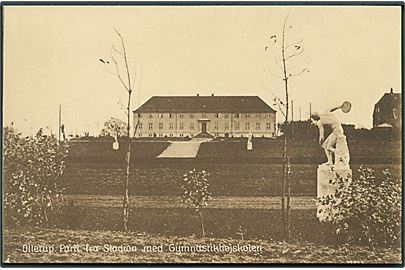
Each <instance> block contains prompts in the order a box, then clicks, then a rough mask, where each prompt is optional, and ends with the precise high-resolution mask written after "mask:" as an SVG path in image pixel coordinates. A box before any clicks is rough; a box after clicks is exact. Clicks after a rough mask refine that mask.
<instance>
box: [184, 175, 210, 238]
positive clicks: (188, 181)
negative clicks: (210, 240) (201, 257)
mask: <svg viewBox="0 0 405 270" xmlns="http://www.w3.org/2000/svg"><path fill="white" fill-rule="evenodd" d="M208 176H209V174H208V173H207V172H206V171H204V170H201V171H196V170H195V169H193V170H192V171H189V172H187V173H185V174H184V175H183V183H182V185H181V189H182V191H183V193H182V198H183V202H185V203H190V204H192V205H193V206H194V208H195V211H196V212H197V213H198V214H199V215H200V220H201V231H202V236H203V237H205V229H204V207H206V206H207V205H208V201H209V199H211V193H210V192H209V191H208V188H209V182H208Z"/></svg>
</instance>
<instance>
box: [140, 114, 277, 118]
mask: <svg viewBox="0 0 405 270" xmlns="http://www.w3.org/2000/svg"><path fill="white" fill-rule="evenodd" d="M165 115H166V117H168V118H174V116H175V114H174V113H158V114H157V117H158V118H165ZM200 115H201V117H202V118H206V117H207V113H201V114H200ZM231 115H232V116H233V117H235V118H242V117H245V118H250V117H251V116H253V115H255V116H256V118H266V117H271V113H263V114H262V113H256V114H250V113H243V114H242V113H234V114H229V113H215V118H229V117H230V116H231ZM143 116H145V115H144V114H138V117H139V118H141V117H143ZM187 116H188V117H189V118H194V116H195V114H193V113H191V114H183V113H180V114H178V118H186V117H187ZM148 118H153V114H152V113H150V114H149V115H148Z"/></svg>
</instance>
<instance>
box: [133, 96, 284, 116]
mask: <svg viewBox="0 0 405 270" xmlns="http://www.w3.org/2000/svg"><path fill="white" fill-rule="evenodd" d="M156 98H166V99H192V100H196V99H210V98H215V99H218V98H220V99H221V98H224V99H234V98H242V99H243V98H246V99H252V98H255V99H258V100H257V101H258V102H260V103H261V104H260V105H264V106H263V107H262V108H261V109H258V110H251V111H250V110H246V109H245V110H242V111H241V113H247V112H249V113H276V112H277V111H276V110H274V109H273V108H272V107H270V106H269V105H268V104H267V103H266V102H265V101H264V100H263V99H261V98H260V97H259V96H213V95H209V96H199V95H197V96H152V97H150V98H149V99H148V100H147V101H145V102H144V103H143V104H142V105H140V106H139V107H138V108H137V109H135V110H133V111H132V112H133V113H138V112H141V113H143V112H145V113H147V112H149V113H159V112H173V113H181V112H184V113H192V112H201V110H198V109H196V110H193V109H187V110H184V109H179V110H176V109H174V110H173V109H172V110H166V111H162V110H153V109H152V110H151V109H148V110H145V111H144V110H142V107H143V106H144V105H145V104H147V103H149V102H151V101H152V100H153V99H156ZM140 110H141V111H140ZM209 112H210V110H208V111H207V113H209ZM212 112H218V113H232V112H234V111H232V110H229V108H228V109H226V108H225V109H223V110H218V109H215V110H212Z"/></svg>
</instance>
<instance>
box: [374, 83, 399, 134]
mask: <svg viewBox="0 0 405 270" xmlns="http://www.w3.org/2000/svg"><path fill="white" fill-rule="evenodd" d="M401 112H402V110H401V94H400V93H394V90H393V89H392V88H391V91H390V92H389V93H385V94H384V95H383V96H382V98H381V99H380V100H379V101H378V102H377V103H376V104H375V106H374V112H373V127H379V126H381V127H387V126H391V127H395V128H401Z"/></svg>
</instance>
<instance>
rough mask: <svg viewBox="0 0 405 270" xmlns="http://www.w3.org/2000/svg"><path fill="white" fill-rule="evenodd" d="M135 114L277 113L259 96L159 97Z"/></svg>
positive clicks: (152, 99) (153, 98)
mask: <svg viewBox="0 0 405 270" xmlns="http://www.w3.org/2000/svg"><path fill="white" fill-rule="evenodd" d="M134 112H137V113H140V112H155V113H156V112H158V113H159V112H162V113H163V112H215V113H221V112H222V113H225V112H228V113H261V112H262V113H270V112H276V111H275V110H273V109H272V108H271V107H270V106H269V105H267V103H265V102H264V101H263V100H262V99H261V98H260V97H258V96H158V97H151V98H150V99H149V100H148V101H147V102H145V103H144V104H143V105H142V106H140V107H139V108H138V109H136V110H135V111H134Z"/></svg>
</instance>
